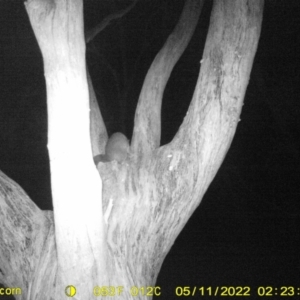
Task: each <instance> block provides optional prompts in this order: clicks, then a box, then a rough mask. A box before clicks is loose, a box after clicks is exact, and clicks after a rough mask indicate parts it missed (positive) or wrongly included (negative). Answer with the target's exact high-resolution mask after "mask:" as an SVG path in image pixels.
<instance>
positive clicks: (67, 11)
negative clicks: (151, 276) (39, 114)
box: [26, 0, 108, 299]
mask: <svg viewBox="0 0 300 300" xmlns="http://www.w3.org/2000/svg"><path fill="white" fill-rule="evenodd" d="M26 9H27V12H28V15H29V18H30V22H31V24H32V27H33V30H34V32H35V35H36V37H37V41H38V43H39V46H40V48H41V51H42V54H43V60H44V71H45V78H46V87H47V105H48V149H49V157H50V169H51V187H52V198H53V206H54V220H55V237H56V245H57V256H58V277H57V282H56V288H57V293H58V294H57V297H60V296H59V295H60V294H59V293H61V292H62V289H61V288H62V287H65V286H67V285H68V284H70V283H71V282H72V284H73V285H75V286H77V287H78V288H79V290H80V297H82V298H86V299H88V297H89V296H90V293H91V290H92V288H93V286H95V285H96V284H97V283H98V282H103V283H107V280H108V278H107V274H106V273H104V272H101V270H106V269H107V264H106V263H107V260H106V245H105V235H104V220H103V214H102V202H101V199H102V194H101V179H100V177H99V174H98V173H97V170H96V169H95V166H94V162H93V157H92V149H91V140H90V118H89V93H88V86H87V76H86V69H85V66H86V63H85V42H84V34H83V13H82V0H60V1H47V2H46V1H41V0H31V1H27V3H26ZM78 270H80V271H78ZM55 295H56V293H55Z"/></svg>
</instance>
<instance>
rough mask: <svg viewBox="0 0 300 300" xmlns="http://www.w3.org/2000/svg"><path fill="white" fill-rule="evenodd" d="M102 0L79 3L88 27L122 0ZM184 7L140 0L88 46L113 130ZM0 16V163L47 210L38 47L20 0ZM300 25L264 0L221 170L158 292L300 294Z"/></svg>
mask: <svg viewBox="0 0 300 300" xmlns="http://www.w3.org/2000/svg"><path fill="white" fill-rule="evenodd" d="M99 2H101V1H96V0H95V1H86V3H85V4H86V5H85V20H86V23H85V24H86V25H85V26H86V28H87V29H89V28H91V27H92V26H94V25H95V24H97V22H99V21H100V20H101V19H103V18H104V17H105V16H106V15H108V14H109V13H112V12H113V11H114V10H115V9H120V8H122V6H120V5H116V7H113V5H111V3H112V1H111V2H109V1H104V2H103V4H102V5H101V3H99ZM117 3H118V1H117ZM120 3H121V2H120ZM126 3H129V2H128V1H125V4H126ZM182 4H183V1H174V0H173V1H171V0H169V1H161V0H160V1H158V0H152V1H146V0H140V1H139V3H138V4H137V5H136V7H135V8H134V9H133V10H132V11H131V12H130V13H129V14H128V15H126V17H124V18H123V19H121V20H118V21H115V22H112V24H111V25H110V26H109V27H108V28H106V29H105V31H103V32H101V33H100V34H99V36H97V38H96V39H95V40H94V41H92V42H91V43H90V44H89V45H88V47H87V59H88V65H89V68H90V71H91V74H92V78H93V82H94V85H95V89H96V93H97V96H98V97H99V99H100V106H101V110H102V112H103V114H104V119H105V121H106V124H107V127H108V130H109V132H110V133H111V132H113V131H116V130H122V131H123V132H125V133H126V134H127V135H128V137H130V136H131V132H132V126H133V117H134V109H135V105H136V101H137V98H138V95H139V91H140V89H141V86H142V83H143V79H144V77H145V73H146V71H147V69H148V68H149V66H150V64H151V61H152V60H153V58H154V56H155V55H156V53H157V51H158V50H159V49H160V47H161V46H162V45H163V43H164V41H165V40H166V37H167V36H168V34H169V33H170V32H171V30H172V28H173V27H174V25H175V24H176V21H177V19H178V17H179V14H180V11H181V8H182ZM123 5H124V2H123ZM210 9H211V1H208V2H207V3H206V5H205V6H204V8H203V13H202V15H201V20H200V21H199V24H198V27H197V30H196V32H195V35H194V37H193V39H192V41H191V43H190V45H189V48H188V49H187V50H186V52H185V53H184V55H183V57H182V59H181V60H180V61H179V62H178V64H177V66H176V67H175V69H174V71H173V73H172V76H171V78H170V81H169V83H168V85H167V88H166V91H165V94H164V104H163V112H162V120H163V134H162V143H163V144H164V143H167V142H169V141H170V140H171V139H172V137H173V136H174V134H175V132H176V131H177V130H178V127H179V126H180V123H181V121H182V119H183V117H184V115H185V112H186V109H187V107H188V105H189V101H190V98H191V95H192V92H193V88H194V86H195V82H196V80H197V74H198V71H199V65H200V64H199V61H200V59H201V54H202V50H203V46H204V41H205V34H206V31H207V27H208V22H209V13H210ZM0 22H1V23H0V74H1V75H0V76H1V77H0V79H1V81H0V104H1V109H0V128H1V130H0V169H1V170H2V171H3V172H5V173H6V174H7V175H8V176H10V177H11V178H12V179H14V180H15V181H16V182H18V183H19V184H20V185H21V186H22V187H23V188H24V189H25V191H26V192H27V193H28V194H29V196H30V197H31V198H32V200H33V201H34V202H36V203H37V204H38V206H39V207H41V208H42V209H51V208H52V204H51V194H50V179H49V177H50V176H49V164H48V156H47V155H48V154H47V147H46V145H47V136H46V131H47V114H46V92H45V82H44V77H43V65H42V58H41V54H40V51H39V48H38V46H37V43H36V41H35V37H34V35H33V33H32V30H31V27H30V24H29V21H28V18H27V15H26V13H25V9H24V6H23V3H22V2H21V1H18V0H15V1H12V0H0ZM299 29H300V2H299V1H298V0H290V1H286V0H272V1H270V0H269V1H267V2H266V4H265V11H264V19H263V26H262V34H261V38H260V43H259V47H258V51H257V54H256V58H255V63H254V66H253V71H252V73H251V79H250V83H249V86H248V89H247V93H246V97H245V105H244V108H243V112H242V116H241V122H240V123H239V125H238V129H237V132H236V136H235V138H234V141H233V143H232V146H231V148H230V150H229V152H228V154H227V157H226V159H225V161H224V163H223V165H222V167H221V169H220V171H219V172H218V174H217V176H216V178H215V179H214V181H213V183H212V184H211V186H210V188H209V190H208V191H207V193H206V195H205V196H204V199H203V201H202V202H201V205H200V206H199V207H198V209H197V210H196V211H195V213H194V214H193V216H192V217H191V219H190V221H189V222H188V223H187V225H186V227H185V228H184V230H183V231H182V233H181V235H180V236H179V237H178V239H177V240H176V242H175V244H174V246H173V248H172V249H171V252H170V253H169V255H168V256H167V258H166V260H165V262H164V264H163V267H162V270H161V273H160V275H159V278H158V282H157V285H160V286H161V287H162V296H161V297H160V299H175V298H176V296H175V288H176V287H178V286H212V287H215V286H249V287H251V295H253V296H252V297H254V298H256V296H255V295H256V289H257V287H258V286H274V287H280V286H289V285H294V286H297V287H299V293H300V281H299V274H300V259H299V253H300V243H299V242H300V241H299V239H300V238H299V237H300V234H299V228H300V226H299V225H300V203H299V198H300V188H299V186H300V185H299V171H300V157H299V149H300V147H299V146H300V145H299V144H300V142H299V132H300V118H299V116H300V103H299V95H300V94H299V79H300V72H299V52H300V51H299V45H300V34H299ZM119 120H121V122H120V121H119ZM298 297H299V296H298ZM202 298H203V297H202Z"/></svg>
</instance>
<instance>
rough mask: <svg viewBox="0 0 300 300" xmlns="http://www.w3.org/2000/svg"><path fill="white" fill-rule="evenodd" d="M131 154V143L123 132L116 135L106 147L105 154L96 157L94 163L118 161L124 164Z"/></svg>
mask: <svg viewBox="0 0 300 300" xmlns="http://www.w3.org/2000/svg"><path fill="white" fill-rule="evenodd" d="M128 152H129V142H128V139H127V138H126V136H125V135H124V134H123V133H121V132H116V133H114V134H113V135H112V136H111V137H110V138H109V140H108V142H107V144H106V146H105V154H100V155H96V156H95V157H94V162H95V164H96V165H97V164H98V162H100V161H101V162H109V161H113V160H116V161H117V162H122V161H124V160H125V159H126V158H127V155H128Z"/></svg>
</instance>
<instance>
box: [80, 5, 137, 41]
mask: <svg viewBox="0 0 300 300" xmlns="http://www.w3.org/2000/svg"><path fill="white" fill-rule="evenodd" d="M137 2H138V0H133V2H132V3H131V4H130V5H129V6H128V7H126V8H125V9H123V10H121V11H119V12H116V13H114V14H111V15H109V16H107V17H106V18H105V19H104V20H102V22H101V23H99V24H98V25H96V26H95V27H94V28H92V29H90V30H89V31H88V32H87V33H86V36H85V42H86V43H87V44H88V43H89V42H90V41H91V40H93V39H94V37H95V36H96V35H97V34H98V33H100V32H101V31H102V30H104V29H105V28H106V27H107V26H108V25H109V24H110V22H111V21H113V20H116V19H120V18H122V17H123V16H125V15H126V14H127V13H128V12H130V11H131V10H132V8H133V7H134V6H135V5H136V3H137Z"/></svg>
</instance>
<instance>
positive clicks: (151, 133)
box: [132, 0, 203, 161]
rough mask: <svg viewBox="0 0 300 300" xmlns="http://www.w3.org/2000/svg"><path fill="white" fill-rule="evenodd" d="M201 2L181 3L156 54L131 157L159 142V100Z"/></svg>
mask: <svg viewBox="0 0 300 300" xmlns="http://www.w3.org/2000/svg"><path fill="white" fill-rule="evenodd" d="M202 5H203V1H199V0H188V1H186V2H185V5H184V9H183V12H182V14H181V16H180V19H179V21H178V23H177V25H176V27H175V29H174V31H173V32H172V33H171V35H170V36H169V37H168V39H167V41H166V43H165V44H164V46H163V48H162V49H161V50H160V52H159V53H158V54H157V55H156V57H155V59H154V61H153V63H152V65H151V67H150V69H149V71H148V73H147V75H146V78H145V81H144V84H143V88H142V91H141V94H140V97H139V101H138V105H137V109H136V114H135V120H134V131H133V137H132V152H133V154H134V159H135V160H137V161H139V160H141V159H142V158H143V157H144V156H147V155H148V154H149V153H151V152H152V151H153V150H154V149H156V148H157V147H159V145H160V136H161V102H162V97H163V92H164V89H165V86H166V84H167V81H168V79H169V77H170V74H171V72H172V70H173V68H174V66H175V64H176V63H177V61H178V59H179V58H180V56H181V55H182V53H183V51H184V50H185V48H186V47H187V45H188V43H189V41H190V39H191V37H192V35H193V33H194V30H195V28H196V25H197V22H198V18H199V15H200V12H201V9H202Z"/></svg>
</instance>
